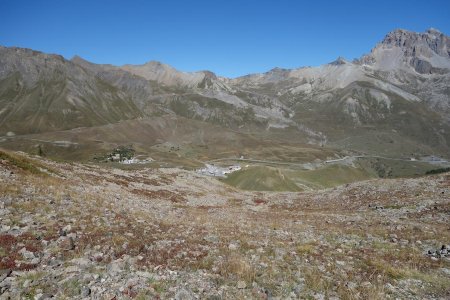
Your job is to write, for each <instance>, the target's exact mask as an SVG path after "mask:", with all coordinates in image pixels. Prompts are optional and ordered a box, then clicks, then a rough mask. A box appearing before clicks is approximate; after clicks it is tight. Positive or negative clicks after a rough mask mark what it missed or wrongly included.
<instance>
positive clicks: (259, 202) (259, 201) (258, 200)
mask: <svg viewBox="0 0 450 300" xmlns="http://www.w3.org/2000/svg"><path fill="white" fill-rule="evenodd" d="M253 203H255V204H256V205H260V204H267V201H266V200H264V199H260V198H255V199H253Z"/></svg>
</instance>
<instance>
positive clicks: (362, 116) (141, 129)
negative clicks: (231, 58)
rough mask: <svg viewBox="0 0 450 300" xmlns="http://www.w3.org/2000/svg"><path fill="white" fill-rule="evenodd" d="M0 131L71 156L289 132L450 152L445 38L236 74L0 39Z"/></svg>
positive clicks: (268, 141)
mask: <svg viewBox="0 0 450 300" xmlns="http://www.w3.org/2000/svg"><path fill="white" fill-rule="evenodd" d="M0 136H3V137H2V138H0V141H1V142H0V146H3V147H10V148H13V149H19V150H25V151H30V149H32V148H33V147H35V146H36V141H42V142H46V143H47V144H48V145H47V148H48V151H49V153H53V154H55V155H56V154H57V153H58V149H68V148H70V150H71V153H72V154H68V153H66V154H65V155H66V156H71V155H72V158H75V157H76V156H77V155H79V156H80V157H81V156H83V155H84V156H86V157H87V156H89V155H91V154H89V155H87V154H86V153H90V151H94V152H95V151H97V152H98V151H101V150H106V149H109V148H110V147H112V146H114V145H119V144H126V143H132V144H134V145H135V147H136V148H138V150H141V151H144V152H146V151H147V152H148V151H150V152H151V149H154V147H156V146H157V145H164V143H171V144H177V145H186V147H185V148H186V149H187V148H189V149H190V150H192V149H194V148H195V147H197V148H199V147H200V148H201V147H204V148H205V147H206V148H207V149H209V151H206V152H208V153H209V154H208V155H207V154H205V153H206V152H204V153H203V152H202V155H203V154H204V155H205V157H207V158H217V156H220V155H222V156H224V155H228V154H230V155H231V154H233V155H234V154H238V153H243V152H245V151H250V150H251V149H252V148H254V147H259V148H260V149H269V148H270V149H272V148H273V147H275V146H280V145H282V146H283V147H288V146H289V145H292V144H296V145H302V147H306V148H311V149H316V150H317V151H325V152H326V151H328V150H327V149H330V151H353V152H358V153H371V154H383V155H390V156H397V157H398V156H400V157H407V156H421V155H441V156H448V153H450V38H449V37H448V36H447V35H445V34H443V33H441V32H440V31H438V30H436V29H432V28H431V29H429V30H427V31H426V32H424V33H417V32H411V31H407V30H401V29H398V30H394V31H392V32H390V33H388V34H387V35H386V37H385V38H384V39H383V40H382V41H381V42H380V43H378V44H377V45H376V46H375V47H374V48H373V49H372V50H371V51H370V53H368V54H365V55H363V56H361V57H360V58H359V59H355V60H353V61H349V60H346V59H344V58H342V57H339V58H337V59H336V60H335V61H333V62H331V63H328V64H325V65H321V66H318V67H302V68H297V69H281V68H274V69H272V70H270V71H268V72H265V73H260V74H250V75H246V76H242V77H238V78H225V77H220V76H217V75H216V74H214V73H213V72H210V71H199V72H190V73H188V72H181V71H178V70H176V69H175V68H173V67H171V66H169V65H166V64H163V63H160V62H156V61H150V62H148V63H146V64H143V65H123V66H114V65H101V64H95V63H91V62H89V61H87V60H84V59H83V58H81V57H78V56H75V57H73V58H72V59H70V60H67V59H65V58H64V57H62V56H60V55H54V54H45V53H42V52H38V51H34V50H30V49H24V48H17V47H0ZM58 141H64V142H65V143H62V144H63V145H64V147H61V143H59V144H58ZM217 145H222V147H220V151H222V152H221V153H220V155H219V153H218V152H217V151H218V149H217ZM208 146H209V147H210V148H208ZM215 147H216V148H215ZM80 149H83V151H81V150H80ZM87 149H88V150H87ZM213 149H214V150H213ZM77 151H78V152H77ZM86 151H87V152H86ZM220 151H219V152H220ZM185 152H186V153H184V154H183V155H184V156H189V155H190V154H188V152H189V151H188V150H186V151H185ZM191 152H192V151H191ZM273 152H274V153H275V152H276V151H275V150H274V151H273ZM294 152H296V151H294ZM73 153H75V154H73ZM213 154H214V155H213ZM183 155H181V154H178V156H183ZM202 155H200V154H198V155H191V158H193V159H194V158H195V159H201V158H202ZM273 155H274V156H277V155H278V154H276V153H275V154H273ZM326 155H329V153H327V154H326ZM62 156H64V155H62ZM278 156H279V155H278ZM287 156H289V155H287Z"/></svg>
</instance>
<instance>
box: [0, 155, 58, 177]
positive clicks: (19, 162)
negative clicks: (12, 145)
mask: <svg viewBox="0 0 450 300" xmlns="http://www.w3.org/2000/svg"><path fill="white" fill-rule="evenodd" d="M0 160H5V161H7V162H8V163H9V164H11V165H13V166H15V167H17V168H19V169H21V170H23V171H25V172H27V173H31V174H36V175H44V176H46V175H48V173H46V172H45V171H43V170H46V171H48V172H50V173H55V172H54V171H53V170H52V169H50V168H49V167H47V166H44V165H43V164H41V163H39V162H36V161H33V160H31V159H29V158H26V157H23V156H20V155H18V154H12V153H7V152H5V151H2V150H0Z"/></svg>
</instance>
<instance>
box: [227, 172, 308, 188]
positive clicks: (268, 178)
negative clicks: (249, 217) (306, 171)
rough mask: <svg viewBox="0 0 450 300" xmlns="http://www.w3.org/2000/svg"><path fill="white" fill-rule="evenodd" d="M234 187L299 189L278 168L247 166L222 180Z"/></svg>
mask: <svg viewBox="0 0 450 300" xmlns="http://www.w3.org/2000/svg"><path fill="white" fill-rule="evenodd" d="M223 181H224V182H225V183H227V184H229V185H232V186H234V187H237V188H240V189H243V190H250V191H291V192H296V191H301V190H302V189H301V188H300V187H299V186H298V185H296V184H295V183H294V182H293V181H292V180H291V179H289V178H288V176H286V175H285V174H284V172H283V171H282V170H280V169H276V168H270V167H249V168H245V169H243V170H240V171H237V172H234V173H232V174H230V175H228V177H227V178H225V179H224V180H223Z"/></svg>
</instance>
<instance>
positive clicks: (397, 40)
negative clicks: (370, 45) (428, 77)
mask: <svg viewBox="0 0 450 300" xmlns="http://www.w3.org/2000/svg"><path fill="white" fill-rule="evenodd" d="M360 62H361V63H363V64H367V65H372V66H374V67H375V68H378V69H382V70H393V69H403V70H408V69H412V70H414V71H415V72H417V73H420V74H431V73H443V72H448V69H450V38H449V37H448V36H446V35H445V34H443V33H442V32H440V31H439V30H437V29H434V28H430V29H428V30H427V31H426V32H423V33H418V32H413V31H408V30H404V29H396V30H393V31H391V32H389V33H388V34H387V35H386V36H385V38H384V39H383V40H382V41H381V43H379V44H378V45H377V46H376V47H375V48H374V49H372V51H371V53H370V54H369V55H365V56H363V57H362V58H361V59H360Z"/></svg>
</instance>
